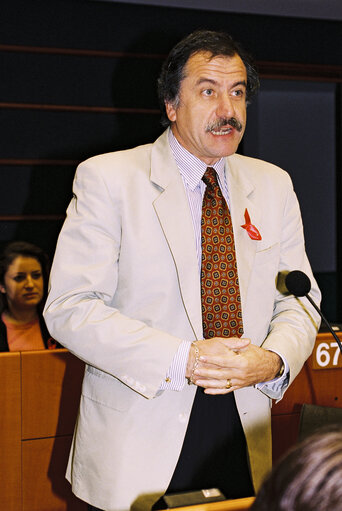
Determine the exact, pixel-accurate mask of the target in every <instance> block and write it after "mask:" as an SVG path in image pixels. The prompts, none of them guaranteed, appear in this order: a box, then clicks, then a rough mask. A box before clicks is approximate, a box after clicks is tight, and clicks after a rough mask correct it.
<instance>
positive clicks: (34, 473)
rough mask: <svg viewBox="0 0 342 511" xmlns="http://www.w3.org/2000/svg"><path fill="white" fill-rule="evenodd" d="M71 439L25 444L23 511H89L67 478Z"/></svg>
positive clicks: (27, 442) (61, 438)
mask: <svg viewBox="0 0 342 511" xmlns="http://www.w3.org/2000/svg"><path fill="white" fill-rule="evenodd" d="M70 444H71V436H66V437H58V438H45V439H40V440H26V441H24V442H22V460H23V461H22V463H23V464H22V474H23V476H22V477H23V507H22V511H42V510H45V511H47V510H48V511H66V510H72V511H86V510H87V505H86V504H85V503H84V502H82V501H80V500H79V499H77V498H76V497H75V496H74V495H73V494H72V492H71V488H70V485H69V483H68V482H67V480H66V479H65V475H64V474H65V469H66V463H67V459H68V453H69V449H70Z"/></svg>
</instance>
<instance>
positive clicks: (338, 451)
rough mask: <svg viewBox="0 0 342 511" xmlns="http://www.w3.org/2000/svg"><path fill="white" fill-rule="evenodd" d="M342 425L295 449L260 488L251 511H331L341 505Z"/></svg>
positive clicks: (328, 427)
mask: <svg viewBox="0 0 342 511" xmlns="http://www.w3.org/2000/svg"><path fill="white" fill-rule="evenodd" d="M341 479H342V425H341V424H339V425H332V426H327V427H325V428H321V429H319V430H317V432H315V433H314V434H312V435H310V436H309V437H307V438H306V439H305V440H303V441H302V442H301V443H299V444H297V445H296V446H295V447H293V448H292V449H291V450H290V451H289V452H288V453H287V454H286V455H285V456H284V457H283V458H282V459H281V460H280V461H279V462H278V464H277V465H276V466H275V467H274V468H273V470H272V471H271V473H270V474H269V476H268V477H267V478H266V480H265V481H264V483H263V485H262V486H261V488H260V490H259V492H258V493H257V496H256V498H255V501H254V503H253V505H252V506H251V508H250V509H251V511H328V510H330V509H331V510H337V509H340V508H341V502H342V485H341Z"/></svg>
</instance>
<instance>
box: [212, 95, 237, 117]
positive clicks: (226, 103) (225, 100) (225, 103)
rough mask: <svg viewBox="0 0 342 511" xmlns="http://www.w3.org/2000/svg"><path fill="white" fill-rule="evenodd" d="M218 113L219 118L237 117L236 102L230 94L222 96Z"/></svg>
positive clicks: (218, 105)
mask: <svg viewBox="0 0 342 511" xmlns="http://www.w3.org/2000/svg"><path fill="white" fill-rule="evenodd" d="M216 113H217V115H218V116H219V117H234V116H235V107H234V102H233V100H232V98H231V97H230V96H229V94H222V96H221V97H220V98H219V101H218V104H217V109H216Z"/></svg>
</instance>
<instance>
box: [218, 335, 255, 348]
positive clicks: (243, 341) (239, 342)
mask: <svg viewBox="0 0 342 511" xmlns="http://www.w3.org/2000/svg"><path fill="white" fill-rule="evenodd" d="M219 339H220V341H221V342H222V344H224V345H225V346H226V347H227V348H229V349H231V350H236V349H237V350H239V349H243V348H246V347H247V346H249V345H250V343H251V340H250V339H247V338H246V337H228V338H225V337H220V338H219Z"/></svg>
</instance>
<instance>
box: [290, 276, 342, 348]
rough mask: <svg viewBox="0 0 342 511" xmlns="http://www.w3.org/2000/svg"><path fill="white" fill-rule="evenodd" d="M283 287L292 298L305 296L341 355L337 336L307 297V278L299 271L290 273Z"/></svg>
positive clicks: (308, 283)
mask: <svg viewBox="0 0 342 511" xmlns="http://www.w3.org/2000/svg"><path fill="white" fill-rule="evenodd" d="M285 285H286V287H287V290H288V291H289V292H290V293H291V294H292V295H294V296H306V298H307V299H308V300H309V302H310V303H311V305H312V306H313V307H314V308H315V309H316V311H317V312H318V314H319V315H320V316H321V318H322V319H323V321H324V323H325V324H326V325H327V327H328V329H329V331H330V333H331V334H332V335H333V337H334V339H335V341H336V342H337V344H338V347H339V348H340V351H341V353H342V344H341V341H340V339H339V338H338V336H337V335H336V334H335V332H334V330H333V329H332V327H331V326H330V323H329V321H328V320H327V319H326V318H325V317H324V316H323V313H322V312H321V310H320V309H319V308H318V307H317V305H316V304H315V302H314V301H313V299H312V298H311V296H310V295H309V292H310V289H311V282H310V279H309V277H308V276H307V275H306V274H305V273H303V272H302V271H299V270H294V271H290V273H288V274H287V275H286V277H285Z"/></svg>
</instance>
